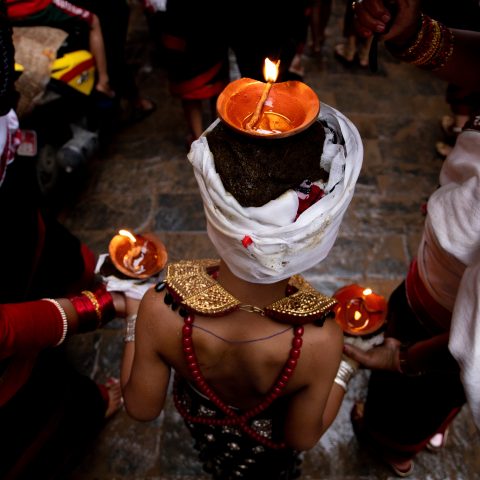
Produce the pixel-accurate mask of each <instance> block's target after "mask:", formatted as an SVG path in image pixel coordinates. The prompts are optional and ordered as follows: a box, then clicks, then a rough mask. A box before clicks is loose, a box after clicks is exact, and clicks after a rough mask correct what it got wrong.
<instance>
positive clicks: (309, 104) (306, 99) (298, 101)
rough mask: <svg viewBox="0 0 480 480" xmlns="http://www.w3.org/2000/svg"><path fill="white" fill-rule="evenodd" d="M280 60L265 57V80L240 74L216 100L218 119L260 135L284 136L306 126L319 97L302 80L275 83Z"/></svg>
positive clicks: (314, 113) (316, 109)
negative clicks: (243, 76)
mask: <svg viewBox="0 0 480 480" xmlns="http://www.w3.org/2000/svg"><path fill="white" fill-rule="evenodd" d="M278 71H279V62H276V63H275V62H272V61H271V60H269V59H268V58H266V59H265V65H264V77H265V80H266V83H265V82H260V81H257V80H253V79H251V78H240V79H238V80H235V81H233V82H231V83H230V84H229V85H227V87H226V88H225V89H224V90H223V91H222V93H221V94H220V95H219V97H218V100H217V112H218V116H219V117H220V119H221V120H222V121H223V122H224V123H226V124H227V125H229V126H230V127H231V128H233V129H234V130H235V131H237V132H239V133H242V134H245V135H251V136H254V137H263V138H271V139H274V138H283V137H288V136H290V135H294V134H296V133H299V132H301V131H303V130H305V129H306V128H308V127H309V126H310V125H311V124H312V123H313V122H314V121H315V120H316V119H317V117H318V114H319V112H320V101H319V99H318V97H317V95H316V93H315V92H314V91H313V90H312V89H311V88H310V87H309V86H308V85H306V84H305V83H303V82H298V81H287V82H280V83H276V80H277V77H278Z"/></svg>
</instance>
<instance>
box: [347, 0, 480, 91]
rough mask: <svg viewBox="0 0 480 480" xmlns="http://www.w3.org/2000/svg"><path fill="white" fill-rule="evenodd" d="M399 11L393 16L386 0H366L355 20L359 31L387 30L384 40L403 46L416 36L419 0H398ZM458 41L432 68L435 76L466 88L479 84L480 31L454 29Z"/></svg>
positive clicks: (359, 8) (368, 34)
mask: <svg viewBox="0 0 480 480" xmlns="http://www.w3.org/2000/svg"><path fill="white" fill-rule="evenodd" d="M395 3H396V5H397V9H398V11H397V14H396V15H395V17H394V18H393V19H392V15H391V13H390V11H389V10H388V9H387V8H386V7H385V5H384V3H383V0H363V1H362V2H361V3H358V2H357V3H356V7H355V22H356V24H355V25H356V29H357V31H358V32H359V34H360V35H362V36H364V37H369V36H371V35H373V34H374V33H379V34H383V32H385V29H387V25H388V26H390V22H391V26H390V29H389V30H388V29H387V30H388V33H385V34H383V35H382V36H381V38H382V40H385V41H389V42H391V43H392V44H393V45H396V46H403V45H405V44H406V43H408V42H409V40H410V39H412V38H413V37H414V36H415V33H416V31H417V30H418V22H419V17H420V13H421V11H420V6H421V1H420V0H413V1H410V0H397V1H396V2H395ZM452 31H453V34H454V37H455V41H454V49H453V53H452V55H451V57H450V59H449V61H448V62H447V64H446V65H445V67H443V68H440V69H438V70H436V71H434V72H432V73H433V74H434V75H435V76H437V77H439V78H441V79H443V80H446V81H447V82H449V83H454V84H456V85H459V86H463V87H465V88H473V89H475V88H477V87H478V85H479V84H480V33H478V32H471V31H466V30H454V29H452Z"/></svg>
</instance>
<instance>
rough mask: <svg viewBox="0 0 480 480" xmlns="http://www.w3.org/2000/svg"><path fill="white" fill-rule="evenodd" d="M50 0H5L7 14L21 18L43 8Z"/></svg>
mask: <svg viewBox="0 0 480 480" xmlns="http://www.w3.org/2000/svg"><path fill="white" fill-rule="evenodd" d="M50 3H52V2H51V0H6V4H7V14H8V16H9V17H10V18H13V19H15V18H23V17H28V16H29V15H33V14H34V13H37V12H40V11H41V10H44V9H45V8H47V7H48V6H49V5H50Z"/></svg>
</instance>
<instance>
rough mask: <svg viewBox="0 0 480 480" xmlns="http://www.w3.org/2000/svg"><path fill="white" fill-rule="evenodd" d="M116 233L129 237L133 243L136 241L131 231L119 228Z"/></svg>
mask: <svg viewBox="0 0 480 480" xmlns="http://www.w3.org/2000/svg"><path fill="white" fill-rule="evenodd" d="M118 234H119V235H122V237H127V238H129V239H130V241H131V242H132V243H135V242H136V241H137V239H136V238H135V236H134V235H133V234H132V233H131V232H129V231H128V230H119V231H118Z"/></svg>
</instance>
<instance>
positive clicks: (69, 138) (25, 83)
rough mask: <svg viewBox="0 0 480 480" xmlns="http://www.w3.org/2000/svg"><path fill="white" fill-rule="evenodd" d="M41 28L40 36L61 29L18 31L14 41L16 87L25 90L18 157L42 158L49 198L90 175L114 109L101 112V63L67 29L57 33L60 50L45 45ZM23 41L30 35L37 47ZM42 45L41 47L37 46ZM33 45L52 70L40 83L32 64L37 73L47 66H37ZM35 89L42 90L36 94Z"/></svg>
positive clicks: (40, 179) (45, 191)
mask: <svg viewBox="0 0 480 480" xmlns="http://www.w3.org/2000/svg"><path fill="white" fill-rule="evenodd" d="M35 29H37V32H38V31H40V32H42V31H43V32H44V31H45V29H48V30H47V32H48V33H52V32H53V31H54V30H58V29H52V28H51V27H19V28H15V29H14V43H15V40H16V39H17V41H18V43H19V44H20V48H19V49H18V50H17V45H16V55H15V61H16V63H15V70H16V72H17V76H18V78H17V81H16V86H17V90H18V91H19V92H20V102H19V109H18V112H17V113H18V116H19V119H20V129H21V144H20V147H19V149H18V152H17V154H18V155H19V156H29V157H36V167H37V178H38V183H39V187H40V190H41V192H42V194H43V195H44V196H45V197H49V196H52V195H54V194H55V192H58V190H59V189H61V187H62V185H63V186H64V187H65V188H66V189H68V188H69V187H68V185H70V184H71V183H72V181H73V178H74V177H75V176H77V177H78V175H81V173H82V172H84V171H85V167H86V165H87V162H88V160H89V159H91V158H92V157H93V156H94V154H95V153H96V152H97V150H98V147H99V141H100V138H99V137H100V135H101V132H102V128H103V125H102V122H103V123H104V124H105V123H108V119H107V118H106V117H105V111H106V110H108V107H107V108H106V109H105V108H103V111H102V109H101V108H100V110H99V102H98V98H95V90H94V86H95V60H94V58H93V56H92V54H91V53H90V52H89V51H88V50H84V49H81V48H80V49H77V48H76V45H75V42H72V41H71V40H69V37H67V36H66V33H65V32H63V31H57V32H53V33H54V34H55V35H58V36H57V39H58V38H60V39H62V38H63V41H62V43H61V45H60V47H59V48H58V49H55V45H53V48H52V42H50V43H49V41H48V40H47V42H46V44H43V45H42V40H43V36H42V35H39V34H38V33H36V32H35ZM22 37H23V39H25V38H27V37H30V40H31V39H33V41H34V43H33V44H32V43H31V42H30V41H29V42H27V44H26V45H27V46H26V47H25V45H23V46H22V43H21V41H19V39H20V38H22ZM38 42H39V43H40V45H38V44H36V43H38ZM54 43H55V42H53V44H54ZM31 45H35V48H40V51H41V52H42V54H43V55H44V56H46V57H47V61H48V70H47V73H46V74H45V71H43V78H42V79H41V80H40V81H38V77H39V75H38V74H37V73H32V64H33V71H34V70H35V68H37V70H42V67H41V66H38V67H37V66H36V65H35V62H38V60H33V61H32V58H31V57H32V56H33V57H35V58H36V59H38V55H37V56H36V55H35V54H33V55H32V54H31V53H30V52H29V51H28V50H29V49H30V48H32V47H31ZM22 49H23V55H22ZM25 49H27V51H26V52H25ZM17 52H19V53H18V58H17ZM42 60H44V59H40V61H42ZM26 64H28V66H27V65H26ZM44 70H45V69H44ZM47 76H48V78H45V77H47ZM32 85H33V88H32ZM32 90H33V91H34V92H36V91H37V90H38V92H36V93H34V94H32V93H31V92H32ZM22 94H23V95H24V98H23V102H22ZM110 107H112V105H110ZM102 113H103V115H102ZM110 114H111V112H109V114H107V116H108V115H110Z"/></svg>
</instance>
